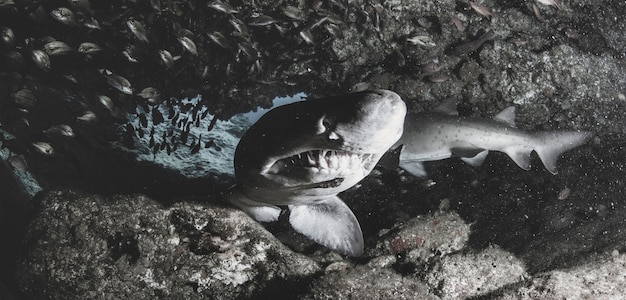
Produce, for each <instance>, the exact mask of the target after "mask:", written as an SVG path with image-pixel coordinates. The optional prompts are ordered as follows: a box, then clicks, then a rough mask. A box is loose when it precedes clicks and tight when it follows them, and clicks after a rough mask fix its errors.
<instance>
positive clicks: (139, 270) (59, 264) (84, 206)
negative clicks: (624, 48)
mask: <svg viewBox="0 0 626 300" xmlns="http://www.w3.org/2000/svg"><path fill="white" fill-rule="evenodd" d="M39 205H40V208H39V210H38V212H37V214H36V216H35V220H34V221H33V222H32V223H31V225H30V227H29V230H28V234H27V238H26V242H25V244H24V246H25V249H24V251H25V253H24V255H23V259H22V261H21V262H20V264H19V267H18V278H19V284H20V286H21V288H22V290H23V291H24V292H25V293H26V294H27V295H28V296H30V297H33V298H53V299H93V298H102V297H105V298H119V299H154V298H161V297H165V298H172V299H181V298H187V299H189V298H195V299H236V298H251V297H253V296H258V295H263V294H264V293H270V294H271V293H275V292H273V291H272V289H276V288H279V287H280V290H279V292H280V293H282V294H285V295H288V294H290V293H291V292H298V286H299V285H298V282H299V281H300V280H302V279H303V278H306V277H309V276H312V275H313V274H315V273H316V272H317V271H319V267H318V266H317V264H316V263H315V262H313V261H312V260H310V259H308V258H306V257H305V256H302V255H299V254H296V253H293V252H291V251H290V250H288V249H287V248H286V247H285V246H283V245H282V244H281V243H280V242H279V241H278V240H276V239H275V238H274V237H273V236H272V235H271V234H270V233H269V232H267V231H266V230H265V229H263V227H261V226H260V225H259V224H258V223H256V222H255V221H253V220H252V219H250V218H249V217H248V216H247V215H245V214H244V213H242V212H240V211H238V210H236V209H232V208H226V207H220V206H216V205H206V204H197V203H178V204H174V205H172V206H171V207H162V206H161V205H159V204H158V203H156V202H154V201H153V200H151V199H150V198H147V197H145V196H143V195H134V196H113V197H101V196H96V195H90V194H84V193H80V192H76V191H71V190H65V191H53V192H48V193H46V194H44V195H42V196H41V197H40V202H39Z"/></svg>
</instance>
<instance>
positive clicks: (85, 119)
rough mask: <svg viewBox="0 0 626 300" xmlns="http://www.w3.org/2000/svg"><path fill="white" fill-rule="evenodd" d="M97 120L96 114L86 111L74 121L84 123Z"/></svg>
mask: <svg viewBox="0 0 626 300" xmlns="http://www.w3.org/2000/svg"><path fill="white" fill-rule="evenodd" d="M97 119H98V117H97V116H96V114H95V113H94V112H93V111H90V110H87V111H85V112H84V113H83V114H82V115H80V116H78V117H76V120H79V121H83V122H86V123H91V122H95V121H96V120H97Z"/></svg>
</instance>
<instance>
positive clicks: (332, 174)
mask: <svg viewBox="0 0 626 300" xmlns="http://www.w3.org/2000/svg"><path fill="white" fill-rule="evenodd" d="M405 114H406V106H405V104H404V101H402V99H401V98H400V97H399V96H398V95H397V94H396V93H394V92H391V91H386V90H376V91H364V92H358V93H352V94H347V95H340V96H333V97H328V98H322V99H316V100H310V101H303V102H296V103H292V104H288V105H285V106H281V107H277V108H275V109H273V110H271V111H270V112H268V113H267V114H265V115H264V116H263V117H262V118H261V119H259V121H257V123H255V124H254V125H253V126H252V127H251V128H250V129H249V130H248V131H247V132H246V134H245V135H244V136H243V137H242V139H241V141H240V143H239V145H238V146H237V150H236V153H235V176H236V178H237V184H238V185H240V186H241V188H242V189H244V190H246V191H249V193H250V194H255V196H256V197H257V198H266V199H265V200H264V201H266V202H268V203H272V204H276V205H289V204H300V203H307V202H308V201H321V200H323V198H324V196H333V195H336V194H337V193H339V192H341V191H344V190H346V189H348V188H349V187H351V186H353V185H354V184H356V183H357V182H359V181H360V180H361V179H363V178H364V177H365V176H367V175H368V174H369V173H370V171H371V170H372V169H373V168H374V166H375V165H376V163H377V162H378V160H379V159H380V157H381V156H382V154H384V153H385V152H386V151H387V150H388V149H389V147H391V146H392V145H393V144H394V143H395V142H396V141H397V140H398V139H399V138H400V136H401V135H402V131H403V122H404V115H405Z"/></svg>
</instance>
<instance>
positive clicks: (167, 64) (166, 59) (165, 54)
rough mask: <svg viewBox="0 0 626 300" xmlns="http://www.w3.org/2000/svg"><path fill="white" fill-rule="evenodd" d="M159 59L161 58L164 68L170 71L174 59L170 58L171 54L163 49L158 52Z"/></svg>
mask: <svg viewBox="0 0 626 300" xmlns="http://www.w3.org/2000/svg"><path fill="white" fill-rule="evenodd" d="M159 57H161V62H162V63H163V64H164V65H165V67H166V68H168V69H171V68H172V67H173V66H174V57H172V53H170V52H169V51H167V50H165V49H161V50H159Z"/></svg>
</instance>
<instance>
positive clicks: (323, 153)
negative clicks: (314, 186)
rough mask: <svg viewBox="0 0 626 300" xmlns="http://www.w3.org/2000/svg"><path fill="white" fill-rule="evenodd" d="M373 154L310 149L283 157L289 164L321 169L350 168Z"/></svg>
mask: <svg viewBox="0 0 626 300" xmlns="http://www.w3.org/2000/svg"><path fill="white" fill-rule="evenodd" d="M370 157H371V154H356V153H351V152H347V151H340V150H328V149H319V150H310V151H307V152H302V153H298V154H296V155H294V156H291V157H288V158H285V159H283V160H282V161H283V162H285V163H286V164H288V165H292V166H299V167H306V168H317V169H319V170H320V171H329V170H342V169H350V168H353V167H354V166H355V165H358V166H361V165H362V164H363V162H364V161H366V160H368V159H369V158H370Z"/></svg>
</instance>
